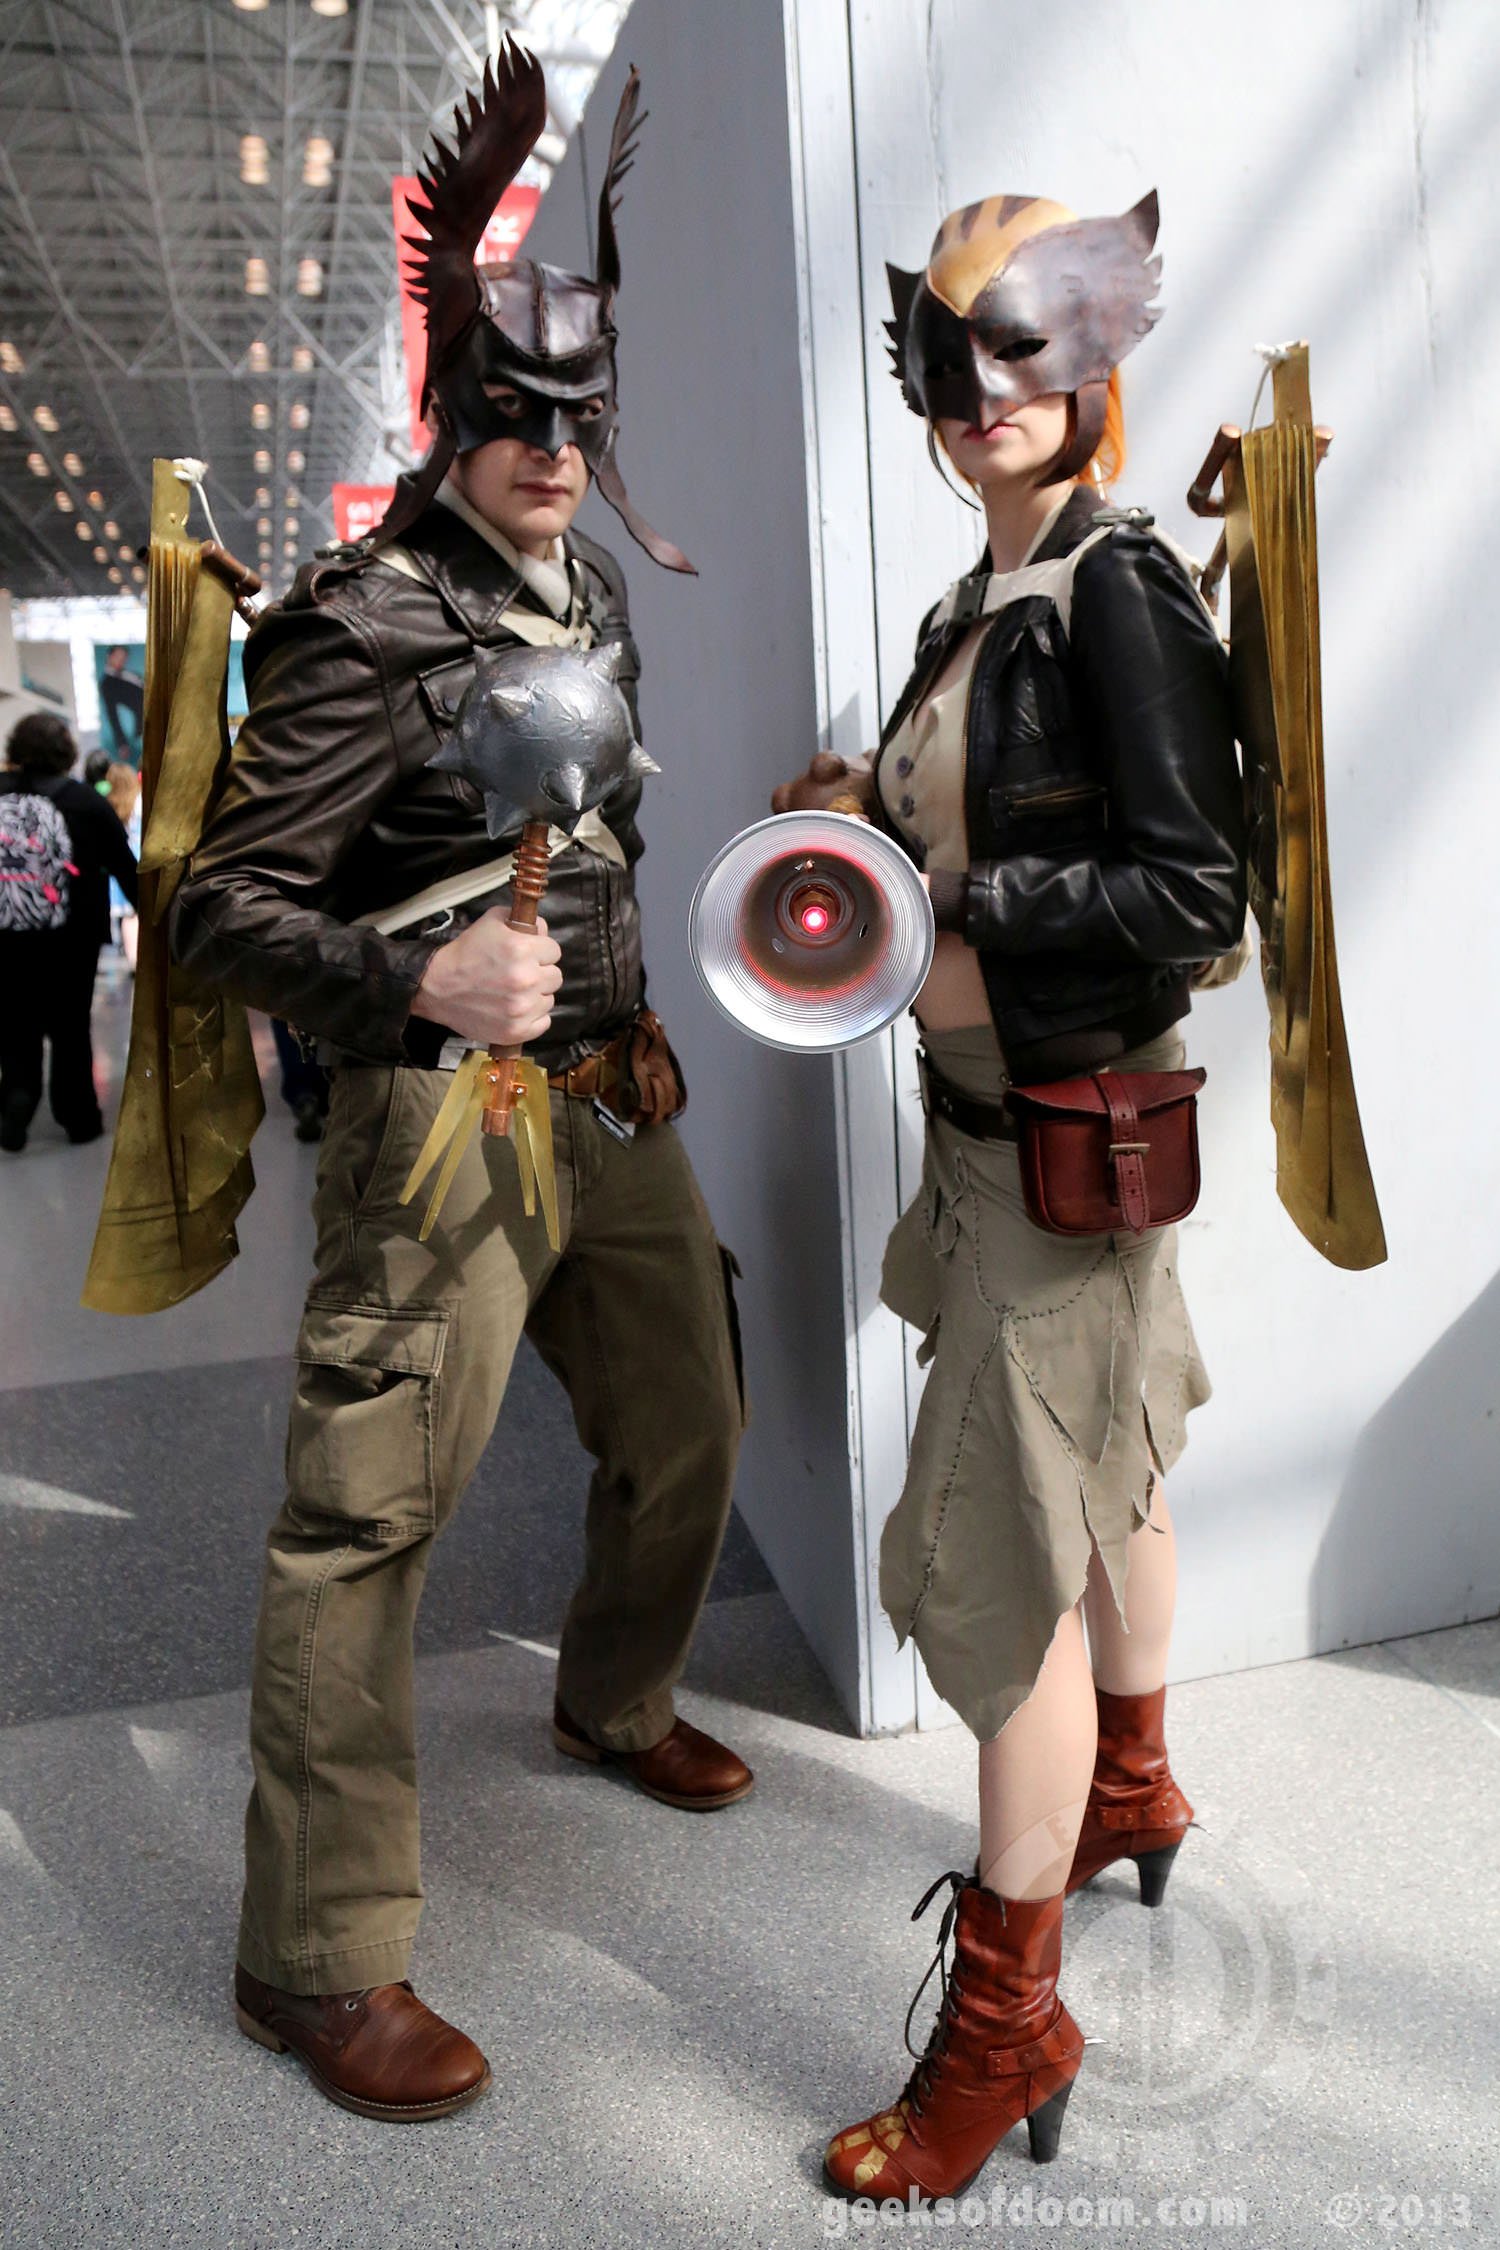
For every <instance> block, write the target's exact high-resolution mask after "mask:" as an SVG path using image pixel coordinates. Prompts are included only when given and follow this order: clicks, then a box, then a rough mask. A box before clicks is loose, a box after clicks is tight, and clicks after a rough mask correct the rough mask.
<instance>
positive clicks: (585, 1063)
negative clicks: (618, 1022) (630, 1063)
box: [547, 1031, 630, 1102]
mask: <svg viewBox="0 0 1500 2250" xmlns="http://www.w3.org/2000/svg"><path fill="white" fill-rule="evenodd" d="M629 1037H630V1034H629V1032H628V1031H622V1032H621V1033H620V1035H619V1037H618V1038H616V1039H611V1041H610V1043H609V1045H608V1046H607V1047H601V1048H600V1050H599V1052H598V1054H597V1055H585V1056H584V1058H583V1060H582V1062H576V1063H574V1064H573V1066H572V1068H571V1069H570V1070H555V1071H553V1072H552V1073H551V1074H550V1076H549V1077H548V1080H547V1084H548V1085H549V1086H551V1087H553V1088H554V1089H555V1090H556V1091H557V1092H558V1093H560V1094H571V1095H572V1096H573V1099H574V1100H575V1101H580V1102H593V1101H608V1099H609V1096H610V1095H611V1094H612V1093H614V1091H615V1089H616V1087H617V1086H618V1085H619V1083H620V1065H621V1064H622V1062H623V1061H624V1059H625V1047H626V1043H627V1041H628V1040H629Z"/></svg>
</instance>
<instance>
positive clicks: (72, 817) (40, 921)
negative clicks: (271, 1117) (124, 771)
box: [0, 711, 136, 1156]
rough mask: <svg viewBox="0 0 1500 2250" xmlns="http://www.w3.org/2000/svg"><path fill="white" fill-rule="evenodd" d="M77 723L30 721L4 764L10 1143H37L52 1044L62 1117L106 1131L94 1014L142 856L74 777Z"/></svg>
mask: <svg viewBox="0 0 1500 2250" xmlns="http://www.w3.org/2000/svg"><path fill="white" fill-rule="evenodd" d="M77 754H78V749H77V744H76V743H75V742H74V740H73V736H72V734H71V733H70V732H69V729H68V725H67V722H66V720H64V719H61V718H59V717H57V716H55V715H54V714H53V713H52V712H50V711H34V712H31V713H29V714H28V715H27V717H25V718H23V719H21V720H19V721H18V722H17V724H16V725H15V727H14V728H13V729H12V730H11V735H10V739H9V741H8V743H7V745H6V760H7V765H6V770H5V771H4V772H3V773H0V1149H4V1150H6V1151H7V1152H8V1153H9V1154H10V1155H12V1156H14V1155H17V1154H19V1152H20V1151H21V1150H22V1149H23V1148H24V1147H25V1146H26V1136H27V1134H28V1132H29V1131H30V1128H31V1121H32V1118H33V1117H34V1116H35V1115H36V1111H37V1107H38V1105H39V1103H40V1102H41V1098H42V1049H43V1044H44V1043H46V1044H47V1045H49V1046H50V1048H51V1075H50V1081H49V1084H48V1094H49V1098H50V1100H51V1104H52V1114H53V1116H54V1117H55V1118H56V1120H57V1122H58V1124H59V1125H60V1126H61V1127H62V1129H63V1131H64V1132H65V1133H66V1134H67V1136H68V1139H69V1140H70V1141H75V1142H78V1141H93V1140H97V1139H98V1137H99V1135H100V1134H101V1133H102V1132H103V1130H104V1120H103V1118H102V1116H101V1115H100V1111H99V1097H98V1094H97V1092H96V1091H95V1087H94V1051H93V1043H92V1039H91V1037H90V1016H91V1013H92V1009H93V1000H94V977H95V973H96V971H97V969H98V966H99V948H100V947H101V945H103V943H104V942H105V940H106V938H108V936H109V934H110V922H109V878H110V877H111V876H113V878H114V880H115V881H116V882H117V883H118V884H119V886H120V889H121V890H122V891H123V892H124V894H125V897H126V898H127V900H128V901H129V903H130V905H131V907H132V908H134V906H135V902H136V880H135V854H134V853H133V852H132V850H131V848H130V844H129V841H128V839H127V837H126V834H125V831H124V829H123V828H122V827H121V825H120V822H119V820H118V819H117V817H116V816H115V814H114V812H113V811H112V810H111V809H110V806H109V805H108V803H107V802H106V801H105V799H104V798H103V797H101V796H100V794H99V793H98V790H97V789H96V788H92V787H90V785H89V784H88V782H86V781H79V780H75V779H74V778H73V766H74V762H75V760H76V758H77Z"/></svg>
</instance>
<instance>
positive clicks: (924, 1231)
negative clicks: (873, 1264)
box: [880, 1136, 962, 1367]
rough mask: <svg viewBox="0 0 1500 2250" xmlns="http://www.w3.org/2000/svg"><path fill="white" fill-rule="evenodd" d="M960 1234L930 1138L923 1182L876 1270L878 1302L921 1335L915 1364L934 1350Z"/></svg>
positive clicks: (924, 1361)
mask: <svg viewBox="0 0 1500 2250" xmlns="http://www.w3.org/2000/svg"><path fill="white" fill-rule="evenodd" d="M957 1161H958V1162H959V1163H961V1162H962V1159H961V1158H959V1159H957ZM957 1184H958V1182H957V1176H955V1185H957ZM960 1192H961V1188H960ZM958 1235H959V1224H958V1212H957V1208H956V1204H955V1198H954V1195H953V1194H952V1193H951V1192H950V1190H949V1187H948V1185H947V1184H945V1182H944V1180H943V1179H942V1177H941V1176H940V1174H939V1171H938V1167H937V1164H936V1161H935V1158H934V1153H933V1147H932V1141H931V1137H930V1136H929V1138H928V1142H927V1145H926V1148H925V1150H924V1152H923V1158H922V1185H921V1187H920V1189H919V1190H918V1192H917V1194H916V1196H915V1197H914V1198H913V1200H912V1201H911V1202H910V1203H909V1204H908V1205H907V1207H906V1209H905V1210H904V1211H903V1212H902V1214H901V1216H900V1218H899V1219H898V1220H897V1221H896V1224H895V1226H894V1227H893V1228H892V1229H891V1234H890V1239H889V1240H888V1242H887V1243H886V1246H885V1257H884V1260H883V1262H882V1264H881V1269H880V1301H881V1303H882V1304H883V1305H885V1306H887V1307H888V1308H889V1310H890V1311H891V1312H893V1313H894V1314H895V1315H896V1317H897V1319H898V1320H904V1321H905V1322H906V1324H907V1326H908V1327H909V1328H915V1329H916V1331H917V1333H918V1335H919V1336H920V1337H921V1338H922V1341H921V1343H920V1344H919V1345H918V1347H917V1365H918V1366H919V1367H925V1366H926V1365H927V1364H928V1362H929V1361H930V1360H931V1358H932V1356H933V1353H934V1352H935V1351H936V1350H937V1330H938V1320H939V1317H940V1315H941V1311H942V1302H943V1289H944V1285H945V1282H946V1279H947V1269H948V1261H949V1259H950V1258H951V1257H952V1255H953V1252H954V1250H955V1248H956V1247H957V1244H958Z"/></svg>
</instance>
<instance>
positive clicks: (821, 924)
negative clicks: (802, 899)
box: [802, 906, 828, 937]
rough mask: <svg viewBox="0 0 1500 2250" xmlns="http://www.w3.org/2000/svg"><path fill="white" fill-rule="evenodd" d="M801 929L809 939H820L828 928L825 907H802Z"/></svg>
mask: <svg viewBox="0 0 1500 2250" xmlns="http://www.w3.org/2000/svg"><path fill="white" fill-rule="evenodd" d="M802 927H803V929H804V930H806V932H807V934H808V936H809V937H821V936H822V935H823V932H824V931H825V930H826V929H827V927H828V909H827V907H826V906H804V907H803V909H802Z"/></svg>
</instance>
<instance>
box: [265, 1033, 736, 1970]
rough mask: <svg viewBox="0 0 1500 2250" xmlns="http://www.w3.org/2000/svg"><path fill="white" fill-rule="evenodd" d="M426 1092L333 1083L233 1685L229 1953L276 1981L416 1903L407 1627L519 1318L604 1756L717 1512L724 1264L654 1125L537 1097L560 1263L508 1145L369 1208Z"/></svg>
mask: <svg viewBox="0 0 1500 2250" xmlns="http://www.w3.org/2000/svg"><path fill="white" fill-rule="evenodd" d="M448 1085H449V1079H448V1077H447V1075H446V1074H445V1073H440V1072H436V1071H420V1070H407V1069H387V1068H379V1067H373V1066H363V1067H357V1068H348V1069H344V1070H340V1071H339V1072H337V1073H336V1075H335V1077H334V1081H333V1089H332V1097H331V1109H330V1113H329V1119H328V1127H327V1133H326V1137H325V1139H324V1142H323V1147H322V1153H321V1158H320V1162H319V1168H318V1187H317V1194H316V1198H315V1201H314V1206H313V1209H314V1215H315V1218H316V1221H317V1258H316V1266H315V1271H314V1276H313V1282H312V1286H311V1288H310V1290H309V1292H308V1298H307V1307H306V1311H305V1313H304V1316H303V1321H302V1328H301V1332H300V1335H299V1338H298V1343H297V1360H298V1369H297V1382H296V1389H295V1392H294V1396H293V1402H292V1411H291V1423H290V1427H289V1430H288V1433H287V1488H288V1489H287V1499H286V1504H285V1506H284V1507H283V1508H282V1510H281V1513H280V1514H279V1515H278V1517H277V1518H276V1521H275V1522H274V1524H273V1525H272V1527H271V1532H270V1537H269V1540H268V1543H267V1566H266V1577H265V1586H264V1592H263V1596H262V1602H261V1611H260V1621H259V1627H258V1631H257V1637H256V1648H255V1664H254V1672H253V1679H252V1688H251V1722H250V1731H251V1753H252V1759H253V1763H254V1770H255V1785H254V1789H253V1792H252V1794H251V1799H250V1806H249V1811H248V1814H247V1816H246V1855H245V1856H246V1887H245V1902H244V1913H243V1918H242V1922H241V1928H240V1943H239V1958H240V1960H241V1962H242V1963H243V1965H244V1966H245V1967H246V1968H247V1969H249V1970H250V1972H251V1974H252V1975H254V1976H258V1977H260V1978H262V1979H263V1980H265V1981H266V1982H267V1983H270V1984H273V1985H277V1986H279V1987H280V1988H281V1989H283V1990H286V1991H293V1992H304V1993H311V1992H340V1991H348V1990H352V1989H354V1988H356V1987H363V1986H366V1985H372V1984H385V1983H394V1982H397V1981H399V1980H400V1979H401V1978H403V1977H404V1976H405V1975H406V1973H407V1957H408V1953H409V1951H410V1946H411V1940H412V1937H413V1934H414V1932H415V1930H416V1925H417V1918H418V1914H419V1912H420V1909H421V1898H422V1888H421V1878H420V1872H419V1864H418V1826H417V1783H416V1744H415V1732H414V1721H413V1678H412V1626H413V1621H414V1619H415V1615H416V1609H417V1602H418V1599H419V1597H420V1595H421V1591H422V1583H423V1579H424V1577H425V1575H426V1570H427V1563H428V1558H429V1555H430V1553H431V1548H432V1541H433V1538H434V1536H435V1534H436V1533H437V1532H438V1531H440V1530H441V1529H442V1527H443V1524H444V1523H445V1522H446V1520H447V1519H448V1517H449V1516H450V1515H451V1513H452V1511H453V1509H454V1507H455V1505H456V1504H457V1501H458V1498H459V1495H460V1493H461V1492H462V1491H463V1489H464V1486H465V1485H466V1484H467V1482H468V1480H469V1478H470V1476H471V1475H472V1474H473V1472H474V1469H475V1467H476V1465H477V1463H478V1461H479V1457H480V1455H481V1453H482V1452H483V1451H484V1448H485V1445H486V1444H487V1443H488V1440H489V1437H490V1433H491V1431H492V1430H493V1428H494V1425H495V1418H496V1415H497V1413H498V1412H499V1408H500V1402H501V1399H502V1397H503V1396H504V1392H505V1386H506V1381H507V1378H508V1376H509V1372H510V1366H511V1360H512V1357H513V1355H514V1352H515V1349H516V1345H517V1343H518V1341H519V1339H520V1336H521V1332H522V1329H523V1328H524V1329H525V1330H526V1331H527V1333H528V1334H529V1335H530V1336H531V1338H532V1341H533V1342H534V1343H535V1345H536V1346H537V1349H538V1350H539V1351H540V1353H541V1355H542V1357H543V1359H544V1360H545V1361H546V1363H547V1365H548V1366H549V1367H550V1368H551V1369H552V1370H553V1372H554V1373H555V1374H556V1375H557V1376H558V1377H559V1378H560V1379H561V1381H562V1382H563V1384H564V1385H565V1386H566V1388H567V1390H568V1392H569V1394H570V1396H571V1400H572V1405H573V1412H574V1417H575V1420H576V1422H577V1426H578V1434H579V1437H580V1438H581V1439H582V1441H583V1444H584V1445H585V1446H586V1447H587V1449H588V1451H589V1452H590V1453H592V1454H593V1455H594V1457H595V1461H596V1467H595V1471H594V1477H593V1482H592V1485H591V1487H590V1492H589V1500H588V1515H587V1551H586V1559H585V1564H584V1572H583V1577H582V1580H581V1582H580V1584H579V1586H578V1589H577V1592H576V1594H575V1595H574V1598H573V1602H572V1605H571V1607H570V1609H569V1612H568V1617H567V1621H566V1624H565V1626H564V1628H563V1634H562V1647H561V1657H560V1662H559V1666H558V1693H559V1695H560V1697H561V1699H562V1701H563V1703H564V1704H565V1706H566V1707H567V1709H568V1711H569V1713H570V1714H571V1716H572V1717H573V1718H574V1719H575V1720H576V1721H577V1722H578V1724H579V1725H580V1726H582V1727H583V1728H585V1729H586V1730H587V1731H588V1732H589V1733H590V1734H591V1735H593V1736H595V1737H596V1738H597V1739H598V1740H599V1741H601V1742H604V1743H606V1744H608V1745H609V1746H610V1747H612V1748H615V1749H620V1750H640V1749H647V1748H649V1747H650V1746H651V1745H652V1744H653V1743H655V1742H657V1741H659V1740H660V1739H661V1737H662V1736H663V1735H664V1734H665V1733H666V1732H667V1731H668V1729H669V1728H670V1726H671V1724H672V1717H673V1711H672V1688H673V1684H674V1682H675V1681H676V1679H677V1677H678V1674H679V1672H680V1671H681V1668H682V1665H683V1662H684V1660H685V1658H686V1656H687V1651H688V1646H689V1643H690V1641H691V1638H692V1634H693V1629H694V1626H695V1625H696V1623H697V1619H698V1614H699V1611H700V1609H701V1607H702V1603H703V1597H704V1595H705V1593H706V1591H707V1588H708V1583H709V1579H710V1577H711V1576H712V1573H713V1568H714V1564H715V1561H716V1559H717V1557H718V1552H719V1546H720V1542H721V1540H722V1537H723V1531H724V1525H725V1522H726V1520H727V1517H728V1513H729V1501H730V1491H731V1486H732V1483H733V1478H734V1469H735V1461H736V1457H737V1454H738V1451H739V1441H740V1435H741V1431H742V1428H743V1421H744V1414H743V1396H742V1390H741V1385H740V1376H739V1354H738V1338H737V1333H736V1330H735V1324H734V1310H733V1297H732V1293H731V1283H730V1280H729V1270H730V1266H731V1263H732V1261H730V1259H729V1257H728V1253H727V1252H725V1251H723V1250H722V1249H721V1248H720V1246H719V1244H718V1242H717V1240H716V1238H715V1235H714V1230H713V1225H712V1222H711V1221H710V1219H709V1215H708V1211H707V1209H706V1207H705V1205H704V1202H703V1198H702V1196H701V1194H700V1193H699V1190H698V1186H697V1183H696V1181H695V1180H694V1178H693V1174H692V1169H691V1167H690V1165H689V1163H688V1159H687V1155H686V1152H685V1151H684V1149H683V1147H682V1143H681V1141H680V1140H679V1139H678V1136H677V1133H676V1131H675V1130H674V1129H673V1128H672V1127H671V1126H670V1125H656V1126H642V1127H641V1128H640V1129H639V1130H638V1131H637V1133H636V1136H635V1138H634V1140H633V1141H632V1142H631V1143H630V1144H629V1145H628V1146H625V1145H622V1144H621V1143H620V1142H619V1141H618V1140H616V1139H615V1137H614V1136H613V1135H612V1134H611V1133H609V1132H608V1131H607V1129H606V1128H605V1127H604V1126H603V1125H602V1124H601V1123H600V1122H599V1120H598V1119H597V1118H596V1117H595V1116H594V1114H593V1113H592V1110H591V1109H590V1107H589V1105H588V1104H587V1103H586V1102H582V1101H578V1100H575V1099H571V1098H570V1097H568V1096H567V1095H564V1094H558V1093H555V1094H554V1095H553V1097H552V1120H553V1135H554V1142H555V1148H556V1158H557V1188H558V1205H559V1217H560V1222H561V1234H562V1242H563V1252H562V1255H561V1257H558V1256H557V1255H555V1254H554V1253H553V1251H552V1250H551V1249H550V1247H549V1245H548V1242H547V1235H546V1229H545V1227H544V1226H543V1224H542V1221H541V1219H540V1217H538V1218H536V1219H527V1218H526V1217H525V1215H524V1213H523V1211H522V1207H521V1196H520V1185H519V1175H518V1172H517V1167H516V1158H515V1152H514V1150H513V1149H512V1148H511V1147H510V1146H509V1145H508V1144H507V1143H505V1142H502V1141H487V1140H483V1139H482V1138H480V1137H479V1136H477V1135H476V1137H475V1139H474V1141H473V1143H472V1144H471V1146H470V1147H469V1149H468V1151H467V1153H466V1154H465V1156H464V1159H463V1162H462V1164H461V1166H460V1167H459V1170H458V1172H457V1174H456V1175H455V1178H454V1180H453V1184H452V1186H451V1187H450V1189H449V1191H448V1196H447V1200H446V1201H445V1203H444V1205H443V1210H442V1214H441V1217H440V1218H439V1220H438V1223H437V1225H436V1226H435V1227H434V1229H433V1231H432V1233H431V1235H430V1237H429V1238H428V1240H427V1241H426V1242H425V1243H422V1242H419V1241H418V1239H417V1230H418V1227H419V1225H420V1223H421V1219H422V1214H423V1212H424V1211H425V1209H426V1203H427V1193H428V1188H427V1187H426V1186H424V1188H423V1189H422V1190H420V1191H419V1193H418V1195H417V1197H416V1199H415V1201H414V1202H413V1204H412V1205H411V1206H410V1207H409V1208H405V1209H403V1208H402V1206H401V1205H400V1204H399V1203H398V1202H397V1200H396V1199H397V1196H398V1195H399V1193H400V1190H401V1187H402V1184H403V1183H404V1181H405V1179H406V1175H407V1172H408V1170H409V1169H410V1166H411V1164H412V1162H413V1160H414V1158H415V1157H416V1154H417V1151H418V1150H419V1148H420V1147H421V1145H422V1142H423V1140H424V1139H425V1137H426V1134H427V1131H428V1128H429V1126H430V1125H431V1123H432V1120H433V1118H434V1116H435V1115H436V1112H437V1106H438V1103H439V1102H440V1100H441V1099H442V1096H443V1094H444V1093H445V1092H446V1090H447V1087H448ZM429 1185H430V1182H429Z"/></svg>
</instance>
